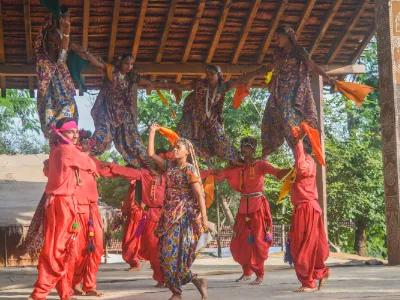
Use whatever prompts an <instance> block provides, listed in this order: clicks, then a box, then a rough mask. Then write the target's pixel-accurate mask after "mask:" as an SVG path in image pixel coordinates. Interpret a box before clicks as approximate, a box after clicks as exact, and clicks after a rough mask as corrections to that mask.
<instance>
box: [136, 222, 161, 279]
mask: <svg viewBox="0 0 400 300" xmlns="http://www.w3.org/2000/svg"><path fill="white" fill-rule="evenodd" d="M156 226H157V221H152V220H149V219H147V222H146V225H145V227H144V229H143V232H142V236H141V238H140V248H139V257H140V258H142V259H144V260H147V261H149V262H150V266H151V268H152V269H153V279H154V280H155V281H157V282H164V272H163V271H162V269H161V266H160V261H159V259H158V237H156V236H155V235H154V231H155V228H156Z"/></svg>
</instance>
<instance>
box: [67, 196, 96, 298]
mask: <svg viewBox="0 0 400 300" xmlns="http://www.w3.org/2000/svg"><path fill="white" fill-rule="evenodd" d="M90 210H91V211H90ZM90 215H91V218H90ZM76 219H77V222H78V224H79V228H80V232H79V234H78V237H77V252H78V258H77V260H76V264H75V273H74V279H73V286H76V285H78V284H80V283H82V290H83V291H84V292H88V291H93V290H96V274H97V271H98V269H99V264H100V263H101V257H102V255H103V253H104V250H103V225H102V222H101V217H100V214H99V210H98V207H97V205H96V204H95V203H92V204H91V205H79V206H78V213H77V218H76ZM90 220H92V221H93V225H90V224H89V221H90ZM90 223H91V222H90ZM89 232H94V235H93V237H90V236H89ZM91 244H93V245H94V249H92V251H88V250H89V248H88V246H89V245H91Z"/></svg>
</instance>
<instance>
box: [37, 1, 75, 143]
mask: <svg viewBox="0 0 400 300" xmlns="http://www.w3.org/2000/svg"><path fill="white" fill-rule="evenodd" d="M57 9H59V10H60V11H53V12H52V13H50V14H49V15H48V16H47V17H46V20H45V23H44V24H43V26H42V28H41V30H40V31H39V34H38V35H37V37H36V42H35V53H36V74H37V79H38V88H37V89H38V92H37V106H38V114H39V119H40V124H41V127H42V131H43V134H44V136H45V137H46V138H48V137H49V134H50V127H51V126H52V125H55V124H56V123H57V121H58V120H60V119H62V118H74V119H77V118H78V110H77V107H76V103H75V98H74V96H75V86H74V83H73V81H72V78H71V75H70V73H69V70H68V67H67V64H66V60H67V50H68V44H69V34H70V27H71V20H70V19H71V14H70V12H69V11H68V8H67V7H65V6H61V7H60V8H57ZM56 15H61V18H60V19H57V17H56Z"/></svg>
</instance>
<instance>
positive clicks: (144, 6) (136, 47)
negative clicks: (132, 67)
mask: <svg viewBox="0 0 400 300" xmlns="http://www.w3.org/2000/svg"><path fill="white" fill-rule="evenodd" d="M148 3H149V1H148V0H142V3H141V4H140V15H139V19H138V22H137V25H136V33H135V40H134V42H133V47H132V56H133V57H134V58H135V60H136V59H137V53H138V50H139V43H140V38H141V36H142V31H143V26H144V18H145V17H146V11H147V4H148Z"/></svg>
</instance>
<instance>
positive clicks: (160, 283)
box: [155, 281, 165, 289]
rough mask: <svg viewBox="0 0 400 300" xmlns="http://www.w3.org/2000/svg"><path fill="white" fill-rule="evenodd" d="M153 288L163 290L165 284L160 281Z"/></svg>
mask: <svg viewBox="0 0 400 300" xmlns="http://www.w3.org/2000/svg"><path fill="white" fill-rule="evenodd" d="M155 287H156V288H159V289H162V288H164V287H165V283H164V282H161V281H159V282H157V284H156V285H155Z"/></svg>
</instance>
